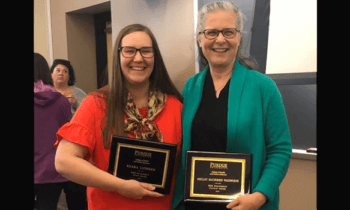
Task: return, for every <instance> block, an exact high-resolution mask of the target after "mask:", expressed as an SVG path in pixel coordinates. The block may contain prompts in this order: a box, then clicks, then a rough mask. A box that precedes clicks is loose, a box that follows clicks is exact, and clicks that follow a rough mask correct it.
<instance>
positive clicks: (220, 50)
mask: <svg viewBox="0 0 350 210" xmlns="http://www.w3.org/2000/svg"><path fill="white" fill-rule="evenodd" d="M228 50H229V49H228V48H213V49H212V51H214V52H217V53H224V52H227V51H228Z"/></svg>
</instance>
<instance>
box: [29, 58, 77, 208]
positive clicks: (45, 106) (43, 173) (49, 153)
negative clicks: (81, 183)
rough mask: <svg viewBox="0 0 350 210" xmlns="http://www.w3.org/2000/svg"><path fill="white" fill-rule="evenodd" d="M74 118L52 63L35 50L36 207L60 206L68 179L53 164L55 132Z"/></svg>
mask: <svg viewBox="0 0 350 210" xmlns="http://www.w3.org/2000/svg"><path fill="white" fill-rule="evenodd" d="M71 118H72V113H71V111H70V104H69V101H68V100H67V98H65V97H64V96H63V95H61V94H60V93H59V92H57V91H56V90H55V88H54V87H53V83H52V79H51V75H50V69H49V65H48V64H47V62H46V60H45V58H44V57H43V56H42V55H40V54H39V53H34V196H36V203H35V208H36V209H37V210H41V209H44V210H51V209H56V208H57V202H58V199H59V196H60V194H61V191H62V189H63V188H64V186H65V185H66V183H67V182H68V180H67V179H66V178H64V177H62V175H61V174H59V173H58V172H57V171H56V169H55V165H54V160H55V155H56V148H55V147H54V143H55V141H56V132H57V131H58V129H59V128H60V127H61V126H62V125H63V124H65V123H66V122H68V121H69V120H70V119H71Z"/></svg>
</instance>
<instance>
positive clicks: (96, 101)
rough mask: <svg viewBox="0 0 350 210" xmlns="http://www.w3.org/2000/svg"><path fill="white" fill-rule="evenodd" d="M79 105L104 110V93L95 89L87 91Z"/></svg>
mask: <svg viewBox="0 0 350 210" xmlns="http://www.w3.org/2000/svg"><path fill="white" fill-rule="evenodd" d="M80 106H83V107H86V108H87V109H89V110H105V109H106V103H105V95H103V94H102V93H99V92H97V91H94V92H92V93H89V94H88V95H87V96H86V97H85V98H84V99H83V101H82V102H81V105H80Z"/></svg>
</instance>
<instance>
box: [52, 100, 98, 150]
mask: <svg viewBox="0 0 350 210" xmlns="http://www.w3.org/2000/svg"><path fill="white" fill-rule="evenodd" d="M94 100H95V99H94V97H93V96H90V95H89V96H87V97H86V98H85V99H84V100H83V101H82V104H81V106H80V107H79V108H78V110H77V112H76V113H75V115H74V117H73V118H72V120H71V121H70V122H67V123H66V124H64V125H63V126H62V127H61V128H60V129H59V130H58V131H57V133H56V134H57V141H56V143H55V147H58V144H59V143H60V141H61V140H62V139H66V140H67V141H70V142H73V143H76V144H79V145H82V146H84V147H86V148H87V149H88V151H89V155H90V156H91V155H92V154H93V151H94V148H95V142H96V124H95V122H96V119H95V116H96V113H95V112H96V104H95V101H94Z"/></svg>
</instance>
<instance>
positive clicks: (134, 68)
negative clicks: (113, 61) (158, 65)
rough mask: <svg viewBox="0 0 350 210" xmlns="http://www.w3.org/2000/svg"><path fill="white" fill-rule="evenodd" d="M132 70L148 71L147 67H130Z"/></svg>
mask: <svg viewBox="0 0 350 210" xmlns="http://www.w3.org/2000/svg"><path fill="white" fill-rule="evenodd" d="M130 69H131V70H134V71H143V70H145V69H146V67H143V66H130Z"/></svg>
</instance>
